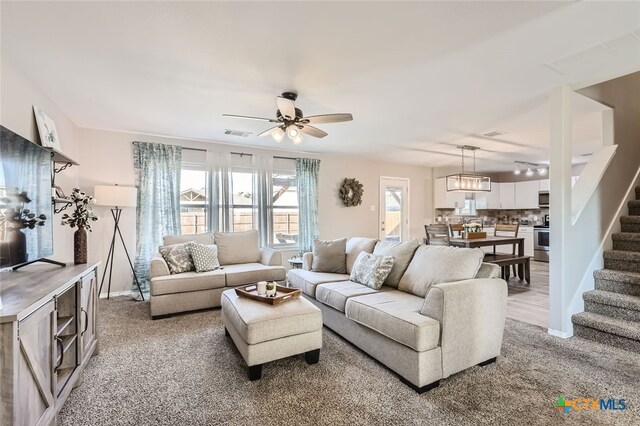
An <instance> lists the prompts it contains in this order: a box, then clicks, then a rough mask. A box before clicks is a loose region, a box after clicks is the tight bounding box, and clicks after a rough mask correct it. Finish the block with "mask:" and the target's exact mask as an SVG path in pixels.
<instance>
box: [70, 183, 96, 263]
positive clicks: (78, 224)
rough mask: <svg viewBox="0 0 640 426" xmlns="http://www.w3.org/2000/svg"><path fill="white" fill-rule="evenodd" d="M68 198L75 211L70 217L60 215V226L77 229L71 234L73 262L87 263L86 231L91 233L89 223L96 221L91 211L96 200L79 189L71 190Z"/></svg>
mask: <svg viewBox="0 0 640 426" xmlns="http://www.w3.org/2000/svg"><path fill="white" fill-rule="evenodd" d="M69 198H70V200H69V201H70V203H71V204H73V205H74V207H75V210H74V211H73V213H72V214H71V215H69V214H67V213H65V214H63V215H62V224H63V225H69V226H70V227H71V228H78V229H77V230H76V232H74V234H73V261H74V263H75V264H76V265H78V264H81V263H87V231H89V232H91V222H95V221H96V220H98V216H96V214H95V213H94V212H93V210H92V209H91V204H95V202H96V200H95V199H94V198H93V197H92V196H91V195H87V194H86V193H85V192H84V191H80V188H73V192H72V193H71V197H69Z"/></svg>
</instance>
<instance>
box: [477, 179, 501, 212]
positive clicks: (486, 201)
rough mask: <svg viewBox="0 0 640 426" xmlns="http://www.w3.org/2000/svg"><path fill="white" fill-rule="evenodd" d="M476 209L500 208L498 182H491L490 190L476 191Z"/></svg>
mask: <svg viewBox="0 0 640 426" xmlns="http://www.w3.org/2000/svg"><path fill="white" fill-rule="evenodd" d="M475 197H476V209H499V208H500V184H499V183H495V182H494V183H492V184H491V191H490V192H476V194H475Z"/></svg>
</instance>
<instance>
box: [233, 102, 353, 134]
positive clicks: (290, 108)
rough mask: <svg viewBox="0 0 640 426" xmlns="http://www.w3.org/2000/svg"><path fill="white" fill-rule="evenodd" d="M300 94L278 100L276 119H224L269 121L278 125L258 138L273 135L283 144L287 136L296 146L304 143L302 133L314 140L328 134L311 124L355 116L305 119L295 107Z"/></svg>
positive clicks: (339, 120) (331, 121) (340, 115)
mask: <svg viewBox="0 0 640 426" xmlns="http://www.w3.org/2000/svg"><path fill="white" fill-rule="evenodd" d="M297 98H298V94H297V93H295V92H284V93H283V94H282V96H278V97H277V98H276V103H277V105H278V109H277V110H276V118H275V119H274V118H262V117H251V116H247V115H235V114H222V115H223V116H224V117H234V118H244V119H247V120H259V121H268V122H270V123H276V125H275V126H274V127H271V128H270V129H267V130H265V131H264V132H262V133H259V134H258V136H267V135H271V137H272V138H273V139H275V140H276V141H277V142H282V140H283V139H284V136H285V134H286V135H287V136H288V137H289V139H291V140H292V141H293V143H295V144H299V143H300V142H302V133H306V134H307V135H309V136H313V137H314V138H323V137H325V136H327V132H325V131H323V130H320V129H318V128H317V127H313V126H311V124H323V123H338V122H341V121H351V120H353V116H352V115H351V114H349V113H344V114H321V115H310V116H308V117H305V116H304V115H303V114H302V110H301V109H300V108H296V107H295V103H294V102H295V100H296V99H297Z"/></svg>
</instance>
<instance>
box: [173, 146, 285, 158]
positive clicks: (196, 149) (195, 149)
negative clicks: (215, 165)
mask: <svg viewBox="0 0 640 426" xmlns="http://www.w3.org/2000/svg"><path fill="white" fill-rule="evenodd" d="M182 149H186V150H189V151H199V152H207V150H206V149H201V148H187V147H186V146H183V147H182ZM231 154H233V155H239V156H241V157H242V156H243V155H248V156H249V157H253V154H248V153H245V152H231ZM273 158H278V159H281V160H295V159H296V158H295V157H281V156H278V155H274V156H273Z"/></svg>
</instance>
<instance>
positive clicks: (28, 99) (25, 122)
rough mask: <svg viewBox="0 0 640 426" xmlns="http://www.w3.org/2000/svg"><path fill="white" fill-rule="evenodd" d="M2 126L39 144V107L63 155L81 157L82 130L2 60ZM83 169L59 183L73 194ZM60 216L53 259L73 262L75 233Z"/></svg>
mask: <svg viewBox="0 0 640 426" xmlns="http://www.w3.org/2000/svg"><path fill="white" fill-rule="evenodd" d="M0 62H1V72H0V123H1V124H2V125H3V126H4V127H6V128H7V129H9V130H11V131H13V132H15V133H17V134H19V135H20V136H22V137H24V138H26V139H29V140H30V141H32V142H36V143H39V142H40V138H39V137H38V130H37V127H36V121H35V118H34V115H33V105H37V106H38V107H40V109H42V110H43V111H44V112H45V113H46V114H47V115H48V116H49V117H51V118H52V119H53V120H54V122H55V123H56V129H57V131H58V135H59V138H60V145H61V147H62V151H63V152H64V153H65V154H67V155H69V156H70V157H71V158H74V159H76V160H77V159H78V157H79V155H78V154H79V149H78V144H79V138H78V133H79V131H78V128H77V127H76V125H75V124H74V123H73V122H72V121H71V120H70V119H69V117H67V116H66V115H65V113H64V112H63V111H62V110H61V109H60V108H59V107H58V106H57V105H56V104H55V103H54V102H53V100H51V99H50V98H49V97H48V96H47V95H46V94H45V93H44V92H43V91H42V90H40V88H38V87H37V86H36V85H35V84H34V83H33V82H31V81H30V80H29V79H28V78H27V77H26V76H25V75H24V74H23V73H22V72H21V71H20V70H18V69H17V68H15V67H14V66H13V64H12V63H11V62H10V61H8V60H7V59H6V57H4V56H2V57H1V58H0ZM78 176H79V168H78V167H71V168H70V169H67V170H65V171H64V172H62V173H60V174H58V175H57V177H56V183H57V184H58V185H59V186H60V187H62V188H64V189H65V191H66V192H70V189H71V188H73V187H74V186H76V185H77V184H78ZM60 216H61V215H55V216H54V218H53V220H54V234H53V237H54V245H53V247H54V251H55V253H54V255H53V256H51V259H56V260H60V261H64V262H72V261H73V230H72V229H71V228H69V227H63V226H62V225H60Z"/></svg>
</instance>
